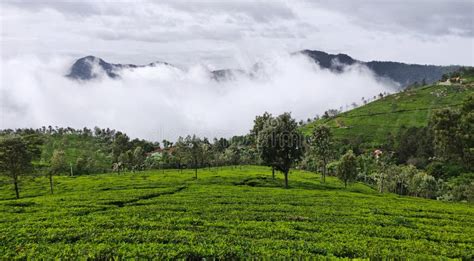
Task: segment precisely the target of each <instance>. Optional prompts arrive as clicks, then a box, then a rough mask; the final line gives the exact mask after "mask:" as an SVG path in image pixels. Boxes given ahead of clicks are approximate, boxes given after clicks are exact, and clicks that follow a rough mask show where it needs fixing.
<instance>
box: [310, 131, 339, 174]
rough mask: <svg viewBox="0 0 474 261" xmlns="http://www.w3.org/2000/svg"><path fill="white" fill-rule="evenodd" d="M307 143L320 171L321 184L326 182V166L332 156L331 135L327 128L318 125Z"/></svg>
mask: <svg viewBox="0 0 474 261" xmlns="http://www.w3.org/2000/svg"><path fill="white" fill-rule="evenodd" d="M309 143H310V148H311V154H312V155H314V156H315V157H316V158H317V159H318V161H319V165H320V167H321V169H322V179H323V182H326V174H327V164H328V163H329V160H330V159H331V156H332V155H333V143H332V133H331V130H330V129H329V127H327V126H324V125H320V126H317V127H316V128H314V130H313V133H312V134H311V137H310V139H309Z"/></svg>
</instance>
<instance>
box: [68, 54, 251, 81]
mask: <svg viewBox="0 0 474 261" xmlns="http://www.w3.org/2000/svg"><path fill="white" fill-rule="evenodd" d="M158 65H164V66H169V67H173V68H177V67H175V66H174V65H172V64H169V63H166V62H161V61H156V62H153V63H149V64H146V65H135V64H114V63H108V62H106V61H105V60H103V59H101V58H99V57H95V56H86V57H83V58H80V59H78V60H76V61H75V62H74V64H73V65H72V66H71V69H70V72H69V73H68V74H67V75H66V77H68V78H71V79H74V80H83V81H87V80H91V79H94V78H96V77H97V76H98V75H99V73H104V74H105V75H107V76H108V77H110V78H119V77H120V71H121V70H123V69H135V68H144V67H155V66H158ZM209 73H210V77H211V78H212V79H214V80H216V81H222V80H234V79H236V77H237V76H242V75H247V76H250V75H248V74H247V73H246V72H245V71H243V70H238V69H222V70H215V71H210V72H209Z"/></svg>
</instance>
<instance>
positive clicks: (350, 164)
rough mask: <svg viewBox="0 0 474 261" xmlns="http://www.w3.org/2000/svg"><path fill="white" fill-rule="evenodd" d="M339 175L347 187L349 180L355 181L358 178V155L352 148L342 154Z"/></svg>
mask: <svg viewBox="0 0 474 261" xmlns="http://www.w3.org/2000/svg"><path fill="white" fill-rule="evenodd" d="M336 173H337V177H338V178H339V179H340V180H342V181H343V182H344V187H347V183H348V182H353V181H355V180H356V178H357V157H356V156H355V154H354V152H352V150H349V151H347V152H346V154H344V155H342V157H341V160H340V161H339V164H338V166H337V172H336Z"/></svg>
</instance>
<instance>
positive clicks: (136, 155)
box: [132, 146, 146, 170]
mask: <svg viewBox="0 0 474 261" xmlns="http://www.w3.org/2000/svg"><path fill="white" fill-rule="evenodd" d="M145 159H146V155H145V151H144V150H143V148H142V147H140V146H139V147H136V148H135V150H134V151H133V167H132V168H133V169H135V170H143V167H144V164H145Z"/></svg>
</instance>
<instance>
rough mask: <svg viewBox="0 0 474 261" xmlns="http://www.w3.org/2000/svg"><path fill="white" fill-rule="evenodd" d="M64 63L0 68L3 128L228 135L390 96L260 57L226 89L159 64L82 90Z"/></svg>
mask: <svg viewBox="0 0 474 261" xmlns="http://www.w3.org/2000/svg"><path fill="white" fill-rule="evenodd" d="M69 63H70V60H68V59H64V58H60V57H57V58H54V59H50V60H41V59H38V58H35V57H31V56H28V57H21V58H15V59H11V60H8V61H6V62H3V64H2V67H3V68H4V69H3V70H4V72H5V74H4V76H3V77H2V89H1V91H2V93H3V95H2V97H3V99H4V101H3V102H2V113H1V114H2V118H1V119H2V120H1V122H0V128H13V127H40V126H43V125H45V126H47V125H52V126H55V125H57V126H71V127H76V128H82V127H83V126H88V127H94V126H96V125H97V126H100V127H110V128H116V129H119V130H123V131H126V132H127V133H129V134H130V135H132V136H134V137H142V138H149V139H153V140H161V139H162V138H169V139H174V138H176V137H177V136H179V135H186V134H192V133H196V134H199V135H204V136H208V137H215V136H231V135H239V134H245V133H247V132H248V130H249V129H250V128H251V125H252V121H253V119H254V117H255V116H256V115H259V114H261V113H263V112H264V111H268V112H271V113H274V114H279V113H282V112H285V111H291V112H292V113H293V116H294V117H296V118H298V119H306V118H308V117H314V116H315V115H316V114H317V113H319V114H321V113H322V112H323V111H324V110H326V109H328V108H339V106H344V105H346V104H350V103H351V102H353V101H359V100H360V98H361V97H363V96H365V97H370V96H373V95H375V94H378V93H379V92H382V91H386V90H388V89H389V85H387V84H385V83H382V82H379V81H377V80H376V79H375V78H374V77H373V75H372V74H371V72H370V71H369V70H367V69H365V68H363V67H351V68H348V70H347V71H346V72H345V73H342V74H334V73H332V72H330V71H328V70H321V69H320V68H319V67H318V66H317V65H315V64H314V63H313V62H311V61H309V60H308V58H307V57H305V56H290V55H288V54H280V55H276V54H275V53H273V54H271V56H269V57H267V58H265V59H264V60H263V61H262V63H261V64H260V66H261V69H260V70H259V71H258V73H257V74H256V77H255V78H252V79H249V78H246V77H241V78H238V79H237V80H236V81H224V82H216V81H214V80H212V79H210V74H209V70H208V69H207V68H206V67H205V66H203V65H194V66H191V67H190V69H189V70H181V69H177V68H174V67H169V66H166V65H159V66H156V67H148V68H139V69H134V70H125V71H123V72H122V77H121V79H118V80H113V79H110V78H108V77H105V76H103V77H100V78H98V79H95V80H92V81H90V82H87V83H79V82H77V81H73V80H69V79H67V78H65V77H64V76H63V75H64V74H66V73H67V71H66V70H65V68H67V65H68V64H69ZM247 69H249V70H250V68H247Z"/></svg>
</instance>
